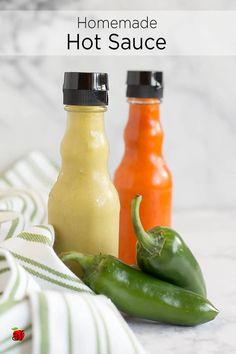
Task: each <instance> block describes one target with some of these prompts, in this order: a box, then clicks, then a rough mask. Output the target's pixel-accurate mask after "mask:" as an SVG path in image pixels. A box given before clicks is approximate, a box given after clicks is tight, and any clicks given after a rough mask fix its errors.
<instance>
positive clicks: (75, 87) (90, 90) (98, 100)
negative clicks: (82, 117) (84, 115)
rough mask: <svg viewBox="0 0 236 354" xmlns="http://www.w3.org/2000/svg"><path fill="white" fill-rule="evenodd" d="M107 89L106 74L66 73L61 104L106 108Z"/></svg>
mask: <svg viewBox="0 0 236 354" xmlns="http://www.w3.org/2000/svg"><path fill="white" fill-rule="evenodd" d="M108 89H109V88H108V75H107V74H106V73H83V72H66V73H65V76H64V84H63V104H65V105H72V106H107V105H108Z"/></svg>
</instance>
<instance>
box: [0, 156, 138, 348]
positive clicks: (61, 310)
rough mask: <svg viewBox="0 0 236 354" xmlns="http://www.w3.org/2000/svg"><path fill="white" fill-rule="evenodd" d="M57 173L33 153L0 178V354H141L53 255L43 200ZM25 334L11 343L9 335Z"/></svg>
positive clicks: (116, 316) (119, 321)
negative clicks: (21, 331)
mask: <svg viewBox="0 0 236 354" xmlns="http://www.w3.org/2000/svg"><path fill="white" fill-rule="evenodd" d="M57 173H58V170H57V168H56V166H54V165H53V164H52V163H50V162H49V161H48V160H47V159H46V158H45V157H44V156H43V155H42V154H41V153H39V152H33V153H31V154H30V155H29V156H28V157H27V158H25V159H23V160H20V161H19V162H18V163H16V164H15V165H14V166H12V167H11V168H10V169H9V170H8V171H6V172H5V173H4V174H2V176H0V353H1V354H2V353H17V354H18V353H21V354H28V353H33V354H76V353H81V354H113V353H114V354H123V353H125V354H134V353H136V354H139V353H140V354H142V353H144V351H143V349H142V347H141V346H140V344H139V343H138V341H137V339H136V338H135V336H134V334H133V333H132V331H131V330H130V328H129V327H128V325H127V324H126V322H125V321H124V319H123V318H122V317H121V315H120V313H119V312H118V311H117V309H116V308H115V306H114V305H113V304H112V302H111V301H110V300H109V299H108V298H106V297H105V296H102V295H95V294H94V293H93V292H92V291H91V290H90V289H89V288H88V287H87V286H86V285H85V284H84V283H83V282H82V281H81V280H80V279H79V278H77V277H76V276H75V275H74V274H73V273H72V272H71V271H70V270H69V269H68V268H67V267H66V266H65V265H64V264H63V263H62V262H61V261H60V259H59V258H58V257H57V255H56V254H55V252H54V251H53V248H52V246H53V242H54V231H53V228H52V226H50V225H47V224H45V222H46V207H45V206H46V200H47V195H48V191H49V189H50V187H51V185H52V183H53V182H54V181H55V179H56V176H57ZM13 327H17V328H19V329H21V330H24V331H25V338H24V340H23V341H21V342H20V341H13V340H12V333H13V331H12V328H13Z"/></svg>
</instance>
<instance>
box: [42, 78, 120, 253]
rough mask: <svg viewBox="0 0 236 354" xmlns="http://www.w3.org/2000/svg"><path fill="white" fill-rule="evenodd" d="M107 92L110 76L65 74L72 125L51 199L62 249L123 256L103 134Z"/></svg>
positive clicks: (50, 212)
mask: <svg viewBox="0 0 236 354" xmlns="http://www.w3.org/2000/svg"><path fill="white" fill-rule="evenodd" d="M107 91H108V77H107V74H103V73H75V72H68V73H65V78H64V86H63V92H64V104H65V110H66V112H67V117H68V118H67V129H66V133H65V135H64V138H63V141H62V144H61V158H62V166H61V170H60V173H59V177H58V180H57V182H56V183H55V185H54V186H53V188H52V190H51V192H50V195H49V201H48V220H49V223H50V224H52V225H53V226H54V228H55V232H56V239H55V246H54V248H55V250H56V252H57V253H60V252H64V251H69V250H76V251H80V252H83V253H89V254H98V253H100V252H101V253H105V254H111V255H114V256H117V255H118V232H119V211H120V204H119V197H118V194H117V192H116V189H115V187H114V186H113V184H112V182H111V179H110V176H109V173H108V168H107V162H108V143H107V139H106V136H105V132H104V112H105V111H106V110H107V103H108V92H107Z"/></svg>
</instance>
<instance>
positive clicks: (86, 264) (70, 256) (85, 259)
mask: <svg viewBox="0 0 236 354" xmlns="http://www.w3.org/2000/svg"><path fill="white" fill-rule="evenodd" d="M95 257H96V256H90V255H85V254H82V253H79V252H73V251H72V252H65V253H61V254H60V258H61V260H62V261H63V262H66V261H75V262H77V263H79V265H80V266H81V268H82V269H83V271H84V272H86V271H87V270H88V269H89V268H90V267H91V266H93V264H94V260H95Z"/></svg>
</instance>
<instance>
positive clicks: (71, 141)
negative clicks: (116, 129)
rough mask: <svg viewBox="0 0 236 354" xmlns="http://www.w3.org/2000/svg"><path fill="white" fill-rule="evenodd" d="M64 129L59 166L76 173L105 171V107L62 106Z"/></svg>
mask: <svg viewBox="0 0 236 354" xmlns="http://www.w3.org/2000/svg"><path fill="white" fill-rule="evenodd" d="M65 110H66V112H67V128H66V133H65V135H64V138H63V141H62V144H61V156H62V168H63V169H64V170H65V169H66V168H67V167H68V168H69V169H70V171H75V173H78V171H79V172H81V173H84V172H89V171H91V172H92V171H95V170H103V171H104V172H106V171H107V159H108V144H107V140H106V137H105V133H104V113H105V112H106V110H107V108H106V106H65Z"/></svg>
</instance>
